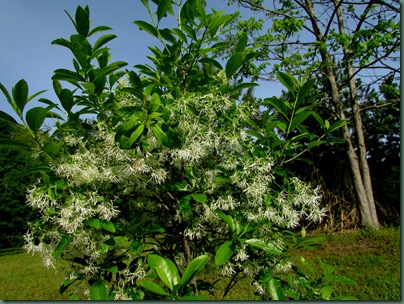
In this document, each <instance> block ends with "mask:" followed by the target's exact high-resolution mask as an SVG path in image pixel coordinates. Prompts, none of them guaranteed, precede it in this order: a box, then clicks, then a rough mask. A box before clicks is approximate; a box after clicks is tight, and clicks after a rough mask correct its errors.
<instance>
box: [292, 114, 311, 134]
mask: <svg viewBox="0 0 404 304" xmlns="http://www.w3.org/2000/svg"><path fill="white" fill-rule="evenodd" d="M311 114H312V112H311V111H310V112H302V113H300V114H298V115H296V116H295V118H293V120H292V123H291V124H290V130H291V131H293V130H294V129H295V128H296V127H297V126H298V125H300V124H301V123H302V122H303V121H305V120H306V119H307V118H308V117H309V116H310V115H311Z"/></svg>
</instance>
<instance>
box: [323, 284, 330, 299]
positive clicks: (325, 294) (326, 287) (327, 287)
mask: <svg viewBox="0 0 404 304" xmlns="http://www.w3.org/2000/svg"><path fill="white" fill-rule="evenodd" d="M332 291H333V288H332V286H331V285H324V287H323V288H321V299H323V300H329V297H330V296H331V294H332Z"/></svg>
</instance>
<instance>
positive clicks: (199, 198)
mask: <svg viewBox="0 0 404 304" xmlns="http://www.w3.org/2000/svg"><path fill="white" fill-rule="evenodd" d="M191 196H192V198H193V199H194V200H195V201H197V202H198V203H204V202H206V200H207V199H208V197H207V196H206V194H204V193H193V194H191Z"/></svg>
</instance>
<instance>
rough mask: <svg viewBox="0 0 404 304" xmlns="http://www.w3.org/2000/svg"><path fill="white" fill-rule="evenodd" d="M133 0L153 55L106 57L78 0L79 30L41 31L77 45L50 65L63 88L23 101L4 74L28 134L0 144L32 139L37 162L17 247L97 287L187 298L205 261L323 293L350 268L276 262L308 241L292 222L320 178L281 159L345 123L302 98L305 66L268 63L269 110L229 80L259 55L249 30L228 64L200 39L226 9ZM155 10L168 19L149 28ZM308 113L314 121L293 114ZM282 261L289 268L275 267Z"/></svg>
mask: <svg viewBox="0 0 404 304" xmlns="http://www.w3.org/2000/svg"><path fill="white" fill-rule="evenodd" d="M153 2H155V1H153ZM156 2H157V1H156ZM142 3H143V4H144V6H145V7H146V9H147V10H148V11H149V13H150V17H151V19H152V24H151V23H148V22H146V21H135V22H134V23H135V24H136V25H137V26H138V27H139V28H140V29H142V30H145V31H147V32H148V33H149V34H151V35H152V36H154V37H155V38H157V39H158V40H159V41H160V46H154V47H150V49H151V51H152V52H153V54H154V56H150V59H151V61H152V62H153V64H154V65H153V66H152V65H147V64H146V65H137V66H135V67H136V68H137V72H136V71H129V70H126V71H120V69H121V68H122V67H124V66H126V63H125V62H122V61H116V62H112V63H111V62H110V57H111V56H110V53H109V51H108V48H107V47H106V46H105V45H106V43H108V42H109V41H110V40H112V39H114V38H115V35H113V34H104V35H101V36H100V37H99V38H97V39H94V35H96V34H98V33H101V32H104V31H107V30H110V28H108V27H105V26H98V27H95V28H90V11H89V8H88V7H85V8H82V7H78V8H77V10H76V13H75V16H74V18H73V17H71V16H70V15H69V17H70V19H71V20H72V22H73V24H74V27H75V29H76V32H77V33H75V34H73V35H71V36H70V40H67V39H64V38H59V39H56V40H54V41H53V44H55V45H59V46H63V47H65V48H67V49H68V50H69V51H70V52H71V53H72V55H73V66H74V69H73V70H68V69H57V70H56V71H55V74H54V76H53V80H54V89H55V92H56V95H57V97H58V98H59V101H60V102H59V103H54V102H53V101H50V100H47V99H43V98H42V99H39V101H40V102H42V103H43V104H45V105H44V106H43V107H34V108H32V109H30V110H28V111H24V110H25V106H26V104H27V103H28V102H29V101H30V100H32V99H33V98H34V97H35V96H37V95H38V94H34V95H33V96H30V97H28V85H27V83H26V82H25V81H23V80H21V81H19V82H18V83H17V84H16V85H15V87H14V88H13V90H12V94H9V93H8V91H7V90H6V88H4V86H1V87H0V88H1V89H2V91H3V93H4V95H5V96H6V99H7V101H8V102H9V103H10V105H11V106H12V107H13V109H14V111H15V112H16V114H17V115H18V116H19V118H20V119H21V123H22V125H23V126H24V127H25V130H27V131H28V132H29V134H31V136H32V138H33V140H34V141H33V142H32V143H31V142H24V143H22V142H21V141H18V140H7V141H6V142H5V143H6V144H8V145H14V146H19V147H30V148H31V150H32V151H33V156H34V157H35V158H36V159H37V161H40V162H41V163H42V166H40V167H38V170H39V171H40V172H41V174H42V176H41V179H40V180H39V181H38V182H36V183H34V184H33V185H32V186H31V187H29V189H28V195H27V200H28V204H29V206H31V207H33V208H35V209H36V210H37V211H38V212H39V213H40V215H41V217H40V219H39V220H37V221H33V222H32V223H31V225H30V230H29V232H28V233H27V234H26V235H25V240H26V244H25V248H26V249H27V250H28V251H29V252H40V253H41V255H42V256H43V258H44V262H45V265H47V266H48V267H58V268H60V267H61V266H64V267H65V269H64V270H65V272H66V281H65V283H64V285H63V286H62V287H61V292H64V291H66V290H67V289H68V288H69V287H70V286H72V285H75V286H76V284H75V283H76V282H78V281H81V280H84V281H86V282H88V284H89V292H88V296H89V298H90V299H93V300H97V299H155V298H163V299H190V297H192V298H193V299H197V298H198V288H199V287H200V284H199V287H198V283H197V281H196V280H195V277H196V275H198V274H199V273H200V272H201V271H202V269H203V267H204V266H205V265H206V264H207V263H208V261H209V260H210V261H211V264H212V265H214V266H216V267H219V268H220V269H221V271H222V274H223V275H226V276H230V277H232V280H231V281H230V284H229V287H228V289H229V288H231V287H233V286H234V284H235V283H236V282H237V277H238V276H247V277H250V278H251V279H252V280H253V281H254V285H255V286H256V288H257V292H258V293H259V295H260V296H261V297H262V298H263V299H278V298H279V299H283V298H292V299H317V298H318V299H329V298H331V295H332V284H333V283H335V282H338V281H342V282H349V283H351V281H350V280H348V279H345V278H342V277H333V276H330V273H327V272H326V273H325V276H324V280H320V281H313V282H310V281H309V280H308V279H307V278H306V277H305V276H304V274H303V273H302V272H301V271H299V270H298V269H296V267H293V266H292V265H291V263H290V262H289V261H288V251H289V250H291V249H293V248H300V247H306V246H308V245H310V244H311V243H312V242H315V241H318V239H317V240H311V241H310V240H306V239H304V235H305V233H304V229H303V230H302V237H303V239H301V238H298V237H296V236H295V235H294V234H293V233H291V232H290V231H289V230H290V229H292V228H295V227H298V226H299V224H300V222H301V221H302V220H312V221H315V222H317V221H320V220H321V219H322V218H323V217H324V216H325V211H324V209H322V208H321V206H320V205H319V199H320V196H319V194H318V191H319V189H318V187H313V186H312V185H310V184H307V183H304V182H302V181H301V180H300V179H298V178H296V177H295V176H293V175H288V174H287V173H286V171H284V170H282V168H283V165H284V164H285V163H287V162H289V161H291V160H292V159H295V158H297V157H299V156H300V155H301V154H302V153H303V152H304V151H306V150H307V149H309V148H311V147H314V146H317V145H320V144H322V143H324V141H323V140H322V138H324V136H325V135H326V134H328V133H330V132H332V131H334V130H336V129H338V128H340V127H341V126H343V125H344V124H343V123H342V122H340V121H336V122H334V123H330V122H329V121H328V120H325V119H322V118H321V116H320V115H318V114H317V113H316V112H315V109H313V108H312V107H309V108H308V107H301V104H302V103H303V101H304V99H305V98H307V96H309V95H310V91H311V89H312V86H313V81H312V80H308V79H307V78H306V77H300V78H299V79H295V78H294V77H293V76H291V75H290V74H288V73H282V72H279V73H278V78H279V80H280V81H281V82H282V83H283V84H284V85H285V87H286V88H287V90H288V91H289V93H290V96H291V101H288V100H282V99H278V98H271V99H268V100H267V102H268V103H271V104H272V105H274V106H275V107H276V108H277V110H278V111H279V115H277V116H275V115H274V116H273V117H272V113H271V112H270V111H264V112H263V111H262V109H261V105H260V104H257V103H254V102H251V101H250V100H249V99H245V100H237V99H236V98H234V96H237V95H238V94H237V93H238V91H240V90H242V89H245V88H249V87H253V86H255V84H253V83H237V85H236V86H233V85H231V84H230V83H231V79H232V77H234V76H235V74H236V72H237V71H238V70H239V68H240V67H241V66H242V65H243V63H246V62H248V61H249V60H250V59H251V58H253V57H254V56H255V55H254V52H251V50H250V49H247V37H242V38H241V39H239V41H238V43H237V45H236V48H235V52H234V54H232V56H231V57H230V58H229V59H228V60H227V62H226V64H225V66H224V67H223V66H222V64H221V63H220V61H219V60H216V59H214V58H212V56H210V54H211V52H212V50H214V49H218V48H223V47H226V46H227V45H226V44H223V43H222V42H220V40H219V37H221V36H223V35H224V34H225V33H226V32H227V31H229V24H231V22H232V21H233V20H234V19H235V18H236V15H224V14H223V13H222V12H216V11H215V10H212V12H210V13H207V12H206V11H205V7H204V6H203V5H202V3H201V1H197V0H192V1H191V0H190V1H186V2H185V3H184V4H182V5H180V4H178V7H177V9H178V13H175V11H174V7H175V6H174V7H173V4H172V1H170V0H169V1H166V0H163V1H158V5H157V6H156V9H155V10H153V9H152V8H151V7H150V5H153V4H152V3H149V2H148V1H147V0H142ZM165 17H174V18H176V20H177V27H175V28H171V29H168V28H160V27H159V25H160V21H161V20H162V19H163V18H165ZM93 40H95V42H92V41H93ZM62 81H63V82H68V83H69V84H70V85H72V86H73V87H74V89H68V88H63V87H62ZM55 109H56V110H59V112H62V114H57V113H56V111H55ZM0 113H1V115H2V118H3V119H5V120H7V121H8V122H10V123H13V124H15V125H18V123H17V121H16V120H15V119H14V118H12V117H11V116H10V115H8V114H6V113H4V112H0ZM85 114H91V115H92V117H93V118H92V119H84V118H83V115H85ZM309 116H310V117H314V119H315V120H316V121H317V122H318V123H319V128H320V129H321V130H322V131H323V134H320V135H316V134H312V133H310V132H308V130H307V129H306V128H305V127H304V126H303V124H302V123H303V121H305V120H306V119H307V118H308V117H309ZM47 117H52V118H55V119H56V123H55V126H54V130H53V132H51V130H43V128H42V124H43V122H44V121H45V119H46V118H47ZM63 117H65V118H63ZM260 121H261V122H263V124H261V123H260ZM268 126H270V127H268ZM275 127H276V128H278V129H280V130H282V131H283V132H281V133H277V129H276V128H275ZM302 139H304V140H305V142H304V143H301V141H300V140H302ZM291 151H299V153H298V154H297V155H294V154H292V153H291ZM61 260H62V261H64V263H61V262H60V261H61ZM325 269H327V268H325ZM289 270H293V271H294V275H293V274H290V275H289V278H288V280H286V281H283V280H281V279H280V278H278V277H277V274H278V273H281V272H288V271H289ZM295 276H297V278H298V281H295ZM158 279H160V280H158ZM300 285H301V288H300V287H298V286H300ZM77 286H79V285H77ZM71 289H72V288H70V289H69V290H71ZM71 298H74V295H72V297H71Z"/></svg>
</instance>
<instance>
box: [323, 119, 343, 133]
mask: <svg viewBox="0 0 404 304" xmlns="http://www.w3.org/2000/svg"><path fill="white" fill-rule="evenodd" d="M345 125H346V121H343V120H338V121H336V122H334V123H333V124H332V125H331V126H329V127H328V128H327V133H331V132H333V131H335V130H337V129H339V128H341V127H343V126H345Z"/></svg>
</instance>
